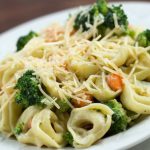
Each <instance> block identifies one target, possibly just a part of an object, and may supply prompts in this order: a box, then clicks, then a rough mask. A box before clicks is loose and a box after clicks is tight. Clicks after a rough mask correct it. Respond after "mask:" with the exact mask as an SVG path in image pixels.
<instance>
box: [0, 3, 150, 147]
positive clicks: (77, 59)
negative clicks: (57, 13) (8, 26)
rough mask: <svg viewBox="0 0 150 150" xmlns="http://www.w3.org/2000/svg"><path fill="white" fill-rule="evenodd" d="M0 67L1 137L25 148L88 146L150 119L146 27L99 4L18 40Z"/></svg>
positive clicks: (149, 46)
mask: <svg viewBox="0 0 150 150" xmlns="http://www.w3.org/2000/svg"><path fill="white" fill-rule="evenodd" d="M16 47H17V48H16V52H14V53H13V54H11V55H9V56H7V57H6V58H5V59H3V60H2V61H1V62H0V132H2V134H5V135H6V136H15V138H16V139H17V140H18V141H19V142H21V143H25V144H33V145H36V146H39V147H41V146H46V147H50V148H62V147H66V146H72V147H74V148H87V147H90V146H91V145H93V144H95V143H96V142H97V141H98V140H100V139H102V138H105V137H107V136H112V135H114V134H118V133H120V132H124V131H125V130H128V128H129V127H131V125H134V123H135V122H136V120H137V119H138V118H139V117H141V116H143V115H145V114H147V115H149V114H150V69H149V68H150V54H149V51H150V30H149V29H145V30H141V29H139V28H136V27H134V26H131V25H130V24H129V20H128V17H127V15H126V13H125V11H124V10H123V7H122V5H119V6H114V5H112V6H111V5H108V3H107V1H105V0H98V1H97V2H96V3H94V4H93V5H91V6H89V7H86V8H83V9H81V10H80V11H78V12H77V13H75V14H71V15H70V16H69V18H68V19H67V21H66V22H65V24H64V25H61V24H59V23H54V24H52V25H50V26H49V27H47V28H46V29H44V30H43V31H41V32H39V33H37V32H35V31H31V32H29V33H28V34H27V35H24V36H21V37H20V38H19V39H18V41H17V45H16Z"/></svg>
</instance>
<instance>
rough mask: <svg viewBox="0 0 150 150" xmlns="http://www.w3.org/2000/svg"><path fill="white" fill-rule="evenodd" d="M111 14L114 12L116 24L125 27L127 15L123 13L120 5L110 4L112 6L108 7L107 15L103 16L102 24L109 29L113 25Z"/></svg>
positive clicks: (126, 25)
mask: <svg viewBox="0 0 150 150" xmlns="http://www.w3.org/2000/svg"><path fill="white" fill-rule="evenodd" d="M113 14H116V16H117V20H118V24H119V25H120V26H121V27H123V28H124V29H127V27H128V18H127V15H126V14H125V12H124V10H123V9H122V5H120V6H112V8H109V11H108V13H107V15H106V16H105V21H104V25H105V26H106V27H108V28H110V29H112V28H114V27H115V23H114V17H113Z"/></svg>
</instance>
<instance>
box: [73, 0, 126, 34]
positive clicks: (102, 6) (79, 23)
mask: <svg viewBox="0 0 150 150" xmlns="http://www.w3.org/2000/svg"><path fill="white" fill-rule="evenodd" d="M114 13H115V14H116V16H117V20H118V24H119V25H120V26H121V27H122V29H123V30H124V31H126V30H127V28H128V18H127V16H126V14H125V12H124V10H123V9H122V5H120V6H112V7H109V6H108V3H107V2H106V1H105V0H98V1H97V3H95V4H93V5H92V6H91V7H90V8H89V9H87V10H85V11H81V12H79V13H78V14H77V16H76V18H75V21H74V29H79V28H80V27H82V30H83V31H87V30H88V29H89V26H88V24H87V23H90V24H91V25H93V24H94V20H95V19H96V18H97V19H99V20H102V19H104V22H103V23H102V24H100V25H99V24H98V25H97V29H98V33H101V34H102V35H103V33H105V31H106V30H107V29H112V28H114V27H115V23H114V17H113V14H114Z"/></svg>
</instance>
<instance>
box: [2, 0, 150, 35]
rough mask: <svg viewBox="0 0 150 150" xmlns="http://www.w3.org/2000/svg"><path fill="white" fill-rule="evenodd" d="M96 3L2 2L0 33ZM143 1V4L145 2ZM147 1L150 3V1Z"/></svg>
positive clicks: (60, 0)
mask: <svg viewBox="0 0 150 150" xmlns="http://www.w3.org/2000/svg"><path fill="white" fill-rule="evenodd" d="M94 1H95V0H0V33H2V32H4V31H6V30H7V29H9V28H11V27H14V26H16V25H18V24H20V23H22V22H25V21H27V20H30V19H32V18H36V17H38V16H41V15H44V14H48V13H51V12H55V11H59V10H62V9H66V8H71V7H75V6H80V5H86V4H90V3H93V2H94ZM110 1H119V0H110ZM126 1H129V0H126ZM132 1H134V0H132ZM141 1H142V2H143V0H141ZM147 1H149V2H150V0H147Z"/></svg>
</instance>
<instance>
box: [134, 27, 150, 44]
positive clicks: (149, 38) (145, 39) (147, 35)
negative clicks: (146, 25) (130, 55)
mask: <svg viewBox="0 0 150 150" xmlns="http://www.w3.org/2000/svg"><path fill="white" fill-rule="evenodd" d="M137 42H138V44H139V46H142V47H147V46H150V30H149V29H147V30H145V31H143V32H142V33H140V34H139V35H138V37H137Z"/></svg>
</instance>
